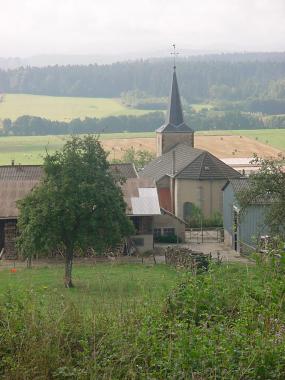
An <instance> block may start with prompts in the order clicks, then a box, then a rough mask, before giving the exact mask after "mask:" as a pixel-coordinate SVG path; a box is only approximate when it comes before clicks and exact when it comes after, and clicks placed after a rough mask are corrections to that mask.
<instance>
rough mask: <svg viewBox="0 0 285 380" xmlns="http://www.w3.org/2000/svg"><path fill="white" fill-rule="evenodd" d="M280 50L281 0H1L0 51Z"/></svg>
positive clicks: (284, 34) (283, 44) (284, 18)
mask: <svg viewBox="0 0 285 380" xmlns="http://www.w3.org/2000/svg"><path fill="white" fill-rule="evenodd" d="M173 42H175V43H176V44H177V46H178V48H179V50H180V52H181V54H183V50H184V51H186V50H187V49H198V50H203V49H206V50H219V51H281V50H284V51H285V0H0V57H1V56H2V57H5V56H6V57H7V56H22V57H25V56H29V55H35V54H88V55H89V54H112V55H116V54H128V53H134V52H142V55H143V53H144V52H147V51H148V52H151V51H157V50H162V51H167V49H168V47H169V46H170V45H171V44H172V43H173Z"/></svg>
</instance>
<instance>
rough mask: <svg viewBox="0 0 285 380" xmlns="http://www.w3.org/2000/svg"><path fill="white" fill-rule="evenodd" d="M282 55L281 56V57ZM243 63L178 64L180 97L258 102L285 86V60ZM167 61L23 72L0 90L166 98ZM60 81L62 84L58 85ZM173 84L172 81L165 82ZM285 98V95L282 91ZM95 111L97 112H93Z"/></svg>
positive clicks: (8, 76)
mask: <svg viewBox="0 0 285 380" xmlns="http://www.w3.org/2000/svg"><path fill="white" fill-rule="evenodd" d="M281 54H282V53H281ZM258 59H259V58H257V59H256V60H254V59H252V58H251V57H249V56H246V55H240V56H239V57H234V56H230V57H221V56H214V57H211V56H210V57H209V56H208V57H207V56H205V57H204V58H202V57H198V58H197V59H193V57H191V59H189V60H187V59H185V60H181V61H180V62H179V71H178V75H179V82H180V83H181V94H183V96H184V97H185V99H186V100H187V102H188V103H195V102H203V101H205V100H208V99H209V98H210V96H211V93H212V92H213V88H214V86H218V88H216V90H215V91H214V94H215V96H216V95H217V93H218V94H219V97H223V99H225V100H229V99H232V98H233V97H234V98H235V99H240V100H244V99H247V98H249V97H252V96H255V97H260V96H262V95H263V94H266V93H267V91H268V87H270V92H272V91H274V94H275V93H278V92H280V91H279V90H278V91H277V92H276V91H275V89H272V84H271V82H272V81H276V82H277V81H278V82H279V81H281V83H282V81H284V77H285V65H284V56H274V55H272V56H271V58H270V59H269V60H263V59H262V58H261V60H260V61H258ZM169 71H170V65H169V61H168V60H154V61H149V60H146V61H142V60H140V61H136V62H121V63H114V64H111V65H96V64H94V65H88V66H84V65H81V66H72V65H70V66H58V65H56V66H50V67H43V68H37V67H35V68H31V67H21V68H18V69H14V70H7V71H4V70H0V88H1V91H2V92H4V93H26V94H31V93H33V94H41V95H53V96H60V97H63V96H66V97H75V96H84V97H89V98H91V97H98V98H118V97H120V94H121V93H123V92H128V91H139V92H140V94H141V93H147V94H150V95H151V96H152V97H159V98H161V97H165V96H168V93H169V87H170V72H169ZM58 78H60V81H59V79H58ZM166 78H169V80H166ZM281 92H282V91H281ZM95 111H96V110H95Z"/></svg>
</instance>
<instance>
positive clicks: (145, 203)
mask: <svg viewBox="0 0 285 380" xmlns="http://www.w3.org/2000/svg"><path fill="white" fill-rule="evenodd" d="M121 187H122V191H123V195H124V200H125V202H126V204H127V214H128V215H159V214H160V206H159V200H158V194H157V189H156V185H155V183H154V181H153V180H152V179H150V178H129V179H127V180H126V182H125V183H124V184H122V185H121Z"/></svg>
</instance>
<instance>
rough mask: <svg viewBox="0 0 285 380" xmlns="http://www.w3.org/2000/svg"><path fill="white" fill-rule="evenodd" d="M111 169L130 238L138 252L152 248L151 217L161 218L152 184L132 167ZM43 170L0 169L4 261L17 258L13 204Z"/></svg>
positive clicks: (0, 239) (0, 248)
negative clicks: (131, 231)
mask: <svg viewBox="0 0 285 380" xmlns="http://www.w3.org/2000/svg"><path fill="white" fill-rule="evenodd" d="M111 170H112V173H113V175H114V176H115V178H117V179H118V180H119V179H121V178H124V179H125V182H124V183H123V184H122V185H121V186H122V190H123V195H124V200H125V202H126V205H127V209H126V213H127V215H128V216H129V217H130V218H131V220H132V221H133V223H134V225H135V228H136V235H135V236H133V237H132V238H133V241H134V242H135V244H136V246H137V248H138V250H139V251H147V250H150V249H152V248H153V229H154V228H155V226H154V217H157V216H160V215H161V210H160V206H159V201H158V195H157V189H156V186H155V183H154V181H153V180H152V179H150V178H138V176H137V172H136V170H135V168H134V166H133V165H132V164H114V165H111ZM42 176H43V169H42V167H41V166H37V165H11V166H2V167H0V252H2V255H3V254H4V257H5V258H7V259H9V258H10V259H12V258H15V257H16V256H17V254H16V250H15V239H16V234H17V218H18V208H17V206H16V202H17V200H19V199H22V198H24V197H25V196H26V195H27V194H28V193H29V192H30V191H31V190H32V189H33V188H34V187H35V186H36V185H37V184H38V183H39V181H40V180H41V178H42Z"/></svg>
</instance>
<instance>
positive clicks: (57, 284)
mask: <svg viewBox="0 0 285 380" xmlns="http://www.w3.org/2000/svg"><path fill="white" fill-rule="evenodd" d="M63 276H64V266H63V265H52V266H46V267H42V268H32V269H31V270H28V269H25V268H24V269H23V268H19V269H17V272H16V273H11V272H10V270H9V269H8V268H2V270H1V266H0V299H1V295H3V294H4V293H5V292H6V291H7V290H9V289H17V290H18V291H19V292H22V291H26V290H28V291H31V290H32V291H33V292H35V293H36V294H37V297H41V296H44V297H46V296H48V295H50V297H52V298H53V297H59V296H60V295H63V296H64V297H65V296H67V297H68V299H70V300H72V301H73V302H75V303H76V304H80V305H82V304H83V305H84V308H85V309H86V308H88V307H90V308H94V307H95V308H96V310H97V311H98V312H99V311H100V312H101V311H102V309H106V308H109V309H110V308H111V309H113V310H114V309H118V308H119V309H122V308H125V307H127V306H129V303H130V302H131V303H133V304H136V303H137V304H138V305H139V304H141V303H143V302H144V301H147V302H154V303H155V302H157V301H159V300H161V299H163V297H165V296H166V294H167V293H168V292H169V291H170V289H171V288H172V287H173V286H174V285H175V284H176V283H177V281H178V278H179V276H178V273H177V272H176V271H175V270H173V269H172V268H170V267H167V266H165V265H154V266H147V265H141V264H118V265H110V264H97V265H95V264H93V265H91V264H89V265H88V266H87V265H83V264H74V271H73V280H74V284H75V288H73V289H71V291H69V290H67V289H65V288H64V285H63Z"/></svg>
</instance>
